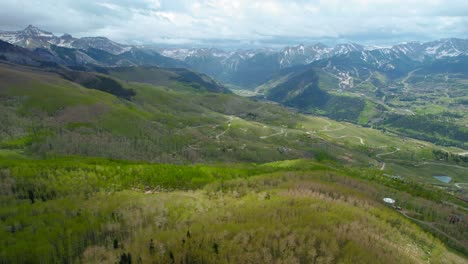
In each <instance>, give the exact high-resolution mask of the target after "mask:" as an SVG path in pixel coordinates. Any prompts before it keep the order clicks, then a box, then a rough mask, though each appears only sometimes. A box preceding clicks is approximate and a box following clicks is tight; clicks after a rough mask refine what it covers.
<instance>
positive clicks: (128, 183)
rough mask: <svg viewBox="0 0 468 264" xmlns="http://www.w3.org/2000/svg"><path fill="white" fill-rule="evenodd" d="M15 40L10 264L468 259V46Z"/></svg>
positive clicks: (27, 33)
mask: <svg viewBox="0 0 468 264" xmlns="http://www.w3.org/2000/svg"><path fill="white" fill-rule="evenodd" d="M5 36H7V37H8V38H7V37H5ZM0 38H2V39H4V40H9V42H11V43H7V42H0V56H2V57H0V113H1V115H0V124H1V126H0V225H1V227H2V228H1V229H0V263H37V262H40V263H153V262H154V263H465V262H466V259H467V254H468V240H467V237H468V236H467V231H468V228H467V222H466V219H467V217H468V215H467V212H466V208H467V201H468V186H467V183H468V156H467V155H466V151H467V145H466V144H467V142H468V138H467V136H468V131H467V118H468V117H467V113H468V111H467V109H466V100H467V99H468V94H467V91H468V90H467V84H468V83H467V82H466V80H467V75H466V72H465V71H466V68H464V67H463V66H464V65H465V64H464V63H466V54H464V53H456V54H452V53H450V52H448V50H447V49H446V50H437V49H436V48H434V47H439V46H440V45H442V44H447V45H448V44H449V43H452V44H451V45H452V46H454V47H456V48H457V50H458V49H460V50H462V48H461V46H462V44H463V43H465V42H464V41H465V40H440V41H437V42H428V43H419V44H415V43H408V44H404V45H403V46H402V45H395V46H393V47H392V48H381V49H373V50H370V49H367V48H365V47H363V46H361V45H357V44H339V45H336V46H334V47H327V46H324V45H319V44H316V45H312V46H304V45H300V46H299V47H296V48H295V47H288V48H284V49H283V50H281V51H275V50H248V51H247V50H243V51H242V50H239V51H237V52H226V51H222V50H218V49H191V50H189V49H184V50H182V49H181V50H174V49H171V50H165V49H155V48H151V49H149V48H146V47H144V46H138V47H136V46H131V45H121V44H118V43H116V42H113V41H111V40H109V39H105V38H73V37H71V36H68V35H63V36H61V37H57V36H55V35H53V34H52V33H48V32H46V31H42V30H39V29H38V28H35V27H33V26H30V27H28V28H26V29H25V30H23V31H18V32H9V33H5V32H3V33H1V34H0ZM32 40H34V42H32ZM27 43H29V44H27ZM26 44H27V45H26ZM411 45H414V46H412V47H413V48H414V49H412V50H418V52H415V53H413V54H409V53H405V52H403V51H402V50H405V49H404V47H406V48H408V47H409V46H411ZM449 51H450V49H449ZM159 52H161V54H160V53H159ZM444 54H445V55H447V54H448V55H450V56H445V55H444ZM164 55H166V56H171V57H165V56H164ZM442 55H444V56H442ZM452 55H453V56H452ZM421 56H423V57H424V56H431V57H425V58H426V59H419V58H420V57H421ZM266 66H267V67H266ZM225 67H227V69H228V70H226V68H225ZM234 88H236V89H234ZM384 198H386V199H384ZM389 199H390V201H393V202H392V203H388V202H387V201H389Z"/></svg>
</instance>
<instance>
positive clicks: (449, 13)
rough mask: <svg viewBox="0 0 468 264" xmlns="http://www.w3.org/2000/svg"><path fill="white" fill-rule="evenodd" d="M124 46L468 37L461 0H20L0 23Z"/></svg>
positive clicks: (466, 6) (9, 5) (5, 7)
mask: <svg viewBox="0 0 468 264" xmlns="http://www.w3.org/2000/svg"><path fill="white" fill-rule="evenodd" d="M28 24H34V25H37V26H39V27H42V28H44V29H47V30H49V31H53V32H57V33H64V32H67V33H71V34H73V35H78V36H94V35H102V36H106V37H109V38H111V39H114V40H117V41H120V42H127V43H151V42H167V43H177V42H181V43H190V42H194V43H207V42H209V41H214V40H221V41H222V40H226V41H232V42H235V43H246V42H247V43H251V42H255V43H260V44H261V43H270V44H274V43H273V42H275V40H276V41H277V42H278V43H288V42H289V43H291V44H292V43H294V42H297V41H302V42H304V41H315V40H320V39H326V40H330V39H335V40H344V41H346V40H350V41H357V42H380V43H382V42H392V41H407V40H428V39H437V38H444V37H463V38H465V37H466V36H468V3H467V2H466V1H464V0H453V1H443V0H405V1H402V0H310V1H307V0H289V1H284V0H262V1H259V0H80V1H75V0H61V1H56V0H42V1H38V0H28V1H26V0H18V1H10V0H6V1H5V0H4V1H2V8H1V9H0V25H2V26H3V27H4V29H10V30H11V29H18V28H22V27H25V26H27V25H28Z"/></svg>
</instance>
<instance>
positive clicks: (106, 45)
mask: <svg viewBox="0 0 468 264" xmlns="http://www.w3.org/2000/svg"><path fill="white" fill-rule="evenodd" d="M0 40H3V41H6V42H8V43H10V44H14V45H17V46H20V47H23V48H27V49H35V48H50V45H55V46H59V47H65V48H74V49H83V50H86V49H90V48H94V49H99V50H103V51H106V52H109V53H111V54H114V55H118V54H121V53H124V52H126V51H129V50H130V49H131V48H132V47H131V46H127V45H123V44H119V43H117V42H114V41H111V40H109V39H108V38H105V37H84V38H74V37H72V36H71V35H69V34H64V35H62V36H60V37H58V36H55V35H54V34H52V33H50V32H47V31H44V30H41V29H39V28H37V27H35V26H32V25H29V26H28V27H26V28H25V29H24V30H21V31H13V32H0Z"/></svg>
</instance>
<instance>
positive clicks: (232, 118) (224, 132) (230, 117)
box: [216, 116, 236, 141]
mask: <svg viewBox="0 0 468 264" xmlns="http://www.w3.org/2000/svg"><path fill="white" fill-rule="evenodd" d="M228 118H229V120H228V121H226V123H227V124H228V127H227V128H226V129H225V130H224V131H223V132H221V133H219V134H218V135H216V140H218V141H219V140H220V139H219V138H220V137H221V136H223V135H224V134H226V132H228V130H229V129H231V121H232V120H234V119H235V118H236V117H234V116H228Z"/></svg>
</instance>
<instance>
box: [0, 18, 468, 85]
mask: <svg viewBox="0 0 468 264" xmlns="http://www.w3.org/2000/svg"><path fill="white" fill-rule="evenodd" d="M0 40H3V41H5V42H8V43H10V44H14V45H17V46H20V47H23V48H26V49H28V50H31V51H33V52H34V53H35V54H36V56H37V57H38V58H40V60H43V61H49V62H55V63H58V64H65V65H70V66H89V65H96V66H137V65H139V66H162V67H185V68H191V69H193V70H195V71H198V72H202V73H205V74H208V75H210V76H212V77H214V78H216V79H218V80H219V81H222V82H224V83H229V84H232V85H234V86H238V87H241V88H242V89H246V88H247V89H253V88H255V87H256V86H258V85H260V84H262V83H264V82H266V81H268V80H269V79H271V77H272V76H273V75H275V74H277V73H278V72H280V71H281V70H283V69H287V68H290V67H293V66H297V65H307V64H311V63H312V64H314V65H316V66H317V67H321V68H325V67H328V68H333V67H337V68H338V69H339V70H340V68H341V70H340V74H348V73H349V74H350V75H354V76H360V74H364V75H365V74H366V71H367V69H368V68H375V69H379V70H383V71H389V72H392V71H393V72H394V73H395V74H399V73H400V74H402V73H404V72H407V70H408V69H411V68H414V67H415V65H416V66H418V65H421V64H422V63H427V62H431V61H434V60H438V59H444V58H451V57H457V56H463V55H468V39H456V38H450V39H441V40H437V41H432V42H426V43H420V42H407V43H400V44H397V45H394V46H391V47H375V46H368V47H366V46H363V45H359V44H355V43H348V44H338V45H336V46H334V47H329V46H326V45H324V44H321V43H317V44H313V45H302V44H301V45H298V46H290V47H285V48H283V49H281V50H273V49H269V48H264V49H251V50H236V51H227V50H221V49H217V48H158V47H148V46H145V47H141V46H132V45H124V44H120V43H117V42H114V41H112V40H109V39H107V38H105V37H83V38H75V37H73V36H71V35H69V34H64V35H62V36H56V35H54V34H53V33H50V32H47V31H44V30H41V29H39V28H37V27H34V26H32V25H30V26H28V27H27V28H25V29H24V30H21V31H14V32H0ZM344 61H346V63H342V62H344ZM349 62H351V64H355V65H358V66H359V67H355V66H353V67H352V68H349V65H350V63H349ZM343 65H345V66H346V67H344V68H343V67H342V66H343Z"/></svg>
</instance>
